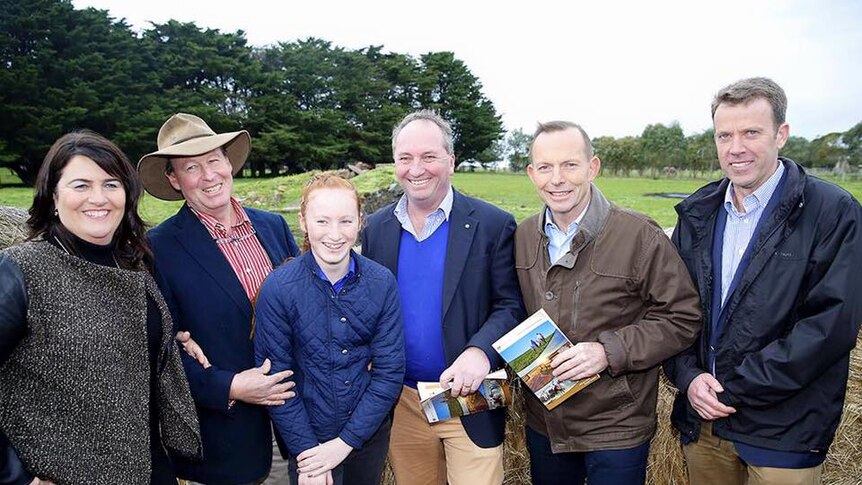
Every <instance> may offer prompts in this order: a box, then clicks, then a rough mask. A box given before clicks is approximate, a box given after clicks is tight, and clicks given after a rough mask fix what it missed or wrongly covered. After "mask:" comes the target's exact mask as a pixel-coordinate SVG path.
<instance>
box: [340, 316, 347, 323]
mask: <svg viewBox="0 0 862 485" xmlns="http://www.w3.org/2000/svg"><path fill="white" fill-rule="evenodd" d="M339 320H341V323H347V318H345V317H341V318H339Z"/></svg>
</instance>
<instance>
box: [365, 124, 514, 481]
mask: <svg viewBox="0 0 862 485" xmlns="http://www.w3.org/2000/svg"><path fill="white" fill-rule="evenodd" d="M392 151H393V157H394V159H395V175H396V177H397V179H398V181H399V183H400V184H401V186H402V187H403V188H404V196H403V197H402V198H401V200H400V201H398V202H397V203H395V204H392V205H389V206H387V207H384V208H383V209H380V210H379V211H377V212H376V213H375V214H373V215H372V216H370V217H369V218H368V225H367V227H366V229H365V231H364V232H363V235H362V252H363V254H364V255H365V256H368V257H369V258H371V259H373V260H375V261H377V262H378V263H380V264H382V265H383V266H386V267H387V268H389V269H390V270H391V271H392V272H393V274H395V276H396V277H397V280H398V291H399V294H400V299H401V309H402V314H403V318H404V345H405V350H406V359H407V365H406V385H405V386H404V388H403V390H402V392H401V398H400V399H399V402H398V404H397V406H396V409H395V415H394V419H393V423H392V438H391V442H390V448H389V457H390V461H391V463H392V467H393V469H394V471H395V478H396V481H397V482H398V483H410V484H433V485H437V484H441V483H446V481H447V479H448V482H449V483H470V484H473V485H481V484H499V483H502V481H503V459H502V456H503V455H502V442H503V431H504V424H505V417H506V411H505V409H496V410H493V411H486V412H480V413H477V414H472V415H469V416H464V417H461V418H458V419H451V420H448V421H443V422H439V423H436V424H434V426H431V425H429V424H428V422H427V421H426V419H425V416H424V414H423V412H422V410H421V408H420V406H419V399H418V394H417V392H416V382H417V381H439V382H440V384H441V385H445V386H451V388H452V393H453V394H461V395H467V394H470V393H473V392H476V390H477V389H478V388H479V385H480V384H481V383H482V380H483V379H484V378H485V376H486V375H487V374H488V371H489V370H491V369H496V368H498V367H501V366H502V362H501V361H500V357H499V356H498V355H497V353H496V351H494V349H493V348H492V347H491V344H492V343H493V342H494V341H496V340H497V339H498V338H500V337H501V336H503V334H505V333H506V332H507V331H508V330H510V329H511V328H512V327H514V326H515V325H516V324H518V323H519V321H520V320H521V319H522V318H523V307H522V305H521V296H520V292H519V288H518V278H517V275H516V274H515V262H514V254H513V235H514V232H515V219H514V218H513V217H512V216H511V215H510V214H508V213H506V212H504V211H502V210H500V209H498V208H496V207H494V206H492V205H490V204H487V203H485V202H482V201H480V200H477V199H473V198H470V197H467V196H465V195H462V194H461V193H459V192H457V191H455V190H453V189H452V185H451V182H450V177H451V175H452V173H453V171H454V167H455V156H454V155H453V141H452V129H451V128H450V126H449V123H447V122H446V121H445V120H443V119H442V118H441V117H440V116H439V115H437V114H436V113H434V112H431V111H418V112H415V113H411V114H409V115H407V116H406V117H405V118H404V119H403V120H402V121H401V123H399V124H398V126H396V127H395V129H394V131H393V134H392Z"/></svg>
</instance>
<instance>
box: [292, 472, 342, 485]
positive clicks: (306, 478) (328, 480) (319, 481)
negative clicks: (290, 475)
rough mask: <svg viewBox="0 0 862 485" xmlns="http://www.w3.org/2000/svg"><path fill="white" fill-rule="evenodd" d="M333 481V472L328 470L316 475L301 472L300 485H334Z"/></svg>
mask: <svg viewBox="0 0 862 485" xmlns="http://www.w3.org/2000/svg"><path fill="white" fill-rule="evenodd" d="M333 483H334V482H333V480H332V472H326V473H324V474H323V475H319V476H316V477H312V476H310V475H302V474H300V475H299V484H298V485H333Z"/></svg>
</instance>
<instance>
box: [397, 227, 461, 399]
mask: <svg viewBox="0 0 862 485" xmlns="http://www.w3.org/2000/svg"><path fill="white" fill-rule="evenodd" d="M448 239H449V221H445V222H443V224H441V225H440V227H438V228H437V230H436V231H434V233H433V234H432V235H431V237H429V238H428V239H425V240H423V241H417V240H416V238H415V237H413V235H412V234H410V233H409V232H407V231H405V230H403V229H402V231H401V244H400V246H399V250H398V275H397V277H398V292H399V293H400V295H401V312H402V314H403V317H404V349H405V354H406V358H407V366H406V372H405V383H406V384H407V385H408V386H410V387H416V381H432V382H434V381H437V380H438V379H440V374H441V373H442V372H443V371H444V370H445V369H446V356H445V354H444V352H443V273H444V268H445V266H446V264H445V263H446V246H447V243H448Z"/></svg>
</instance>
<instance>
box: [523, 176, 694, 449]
mask: <svg viewBox="0 0 862 485" xmlns="http://www.w3.org/2000/svg"><path fill="white" fill-rule="evenodd" d="M591 190H592V192H591V199H590V205H589V207H588V208H587V212H586V214H584V217H583V219H582V221H581V224H580V227H579V229H578V232H577V234H576V235H575V237H574V239H573V240H572V245H571V248H570V250H569V252H568V253H567V254H566V255H565V256H563V257H562V258H560V260H559V261H557V262H556V264H554V265H553V266H551V264H550V262H549V257H548V238H547V236H546V235H545V232H544V222H545V211H544V210H543V211H542V212H540V213H538V214H535V215H533V216H531V217H530V218H528V219H526V220H525V221H524V222H522V223H521V225H520V226H518V230H517V232H516V233H515V265H516V268H517V271H518V280H519V281H520V284H521V292H522V293H523V296H524V304H525V306H526V309H527V314H532V313H533V312H535V311H537V310H538V309H539V308H544V309H545V311H547V312H548V315H550V316H551V318H553V319H554V321H555V322H556V323H557V325H559V327H560V329H561V330H562V331H563V332H564V333H565V334H566V335H567V336H568V337H569V339H570V340H571V341H572V343H578V342H600V343H601V344H602V345H603V346H604V348H605V352H606V353H607V357H608V368H607V369H606V370H605V371H603V372H602V373H601V378H600V379H599V380H598V381H596V382H594V383H592V384H591V385H589V386H587V387H586V388H585V389H584V390H582V391H580V392H579V393H578V394H575V395H574V396H572V397H570V398H569V399H568V400H567V401H565V402H564V403H563V404H561V405H560V406H558V407H556V408H555V409H554V410H553V411H547V410H546V409H545V407H544V406H543V405H542V404H541V403H540V402H539V401H538V400H537V399H536V398H535V397H533V396H528V397H527V425H528V426H530V427H531V428H532V429H533V430H535V431H538V432H540V433H542V434H544V435H546V436H548V438H549V440H550V442H551V449H552V450H553V452H554V453H563V452H584V451H593V450H601V449H622V448H631V447H634V446H638V445H640V444H642V443H644V442H646V441H647V440H649V439H650V438H652V436H653V434H654V433H655V429H656V413H655V408H656V396H657V389H658V387H657V386H658V372H659V367H660V364H661V362H662V361H663V360H665V359H667V358H668V357H671V356H673V355H675V354H676V353H678V352H680V351H682V350H683V349H686V348H688V347H689V346H690V345H691V344H692V343H693V342H694V341H695V338H696V337H697V334H698V332H699V331H700V329H701V326H702V324H701V313H700V305H699V302H698V296H697V291H696V290H695V288H694V285H693V284H692V282H691V279H690V277H689V275H688V272H687V271H686V269H685V266H684V265H683V262H682V260H681V259H680V257H679V255H678V254H677V252H676V249H675V248H674V246H673V245H672V244H671V242H670V239H669V238H668V237H667V236H665V234H664V233H663V232H662V230H661V228H660V227H659V226H658V224H656V223H655V222H654V221H652V220H651V219H649V218H648V217H646V216H644V215H642V214H639V213H637V212H633V211H630V210H626V209H622V208H619V207H616V206H614V205H612V204H611V203H610V202H608V200H607V199H606V198H605V197H604V195H602V193H601V191H599V189H598V188H597V187H596V186H595V185H593V186H592V188H591Z"/></svg>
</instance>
